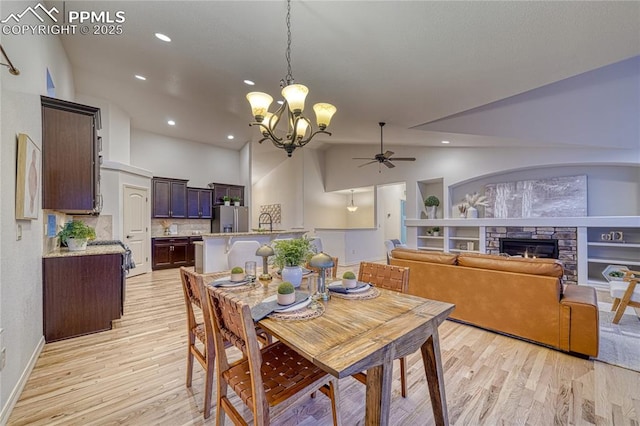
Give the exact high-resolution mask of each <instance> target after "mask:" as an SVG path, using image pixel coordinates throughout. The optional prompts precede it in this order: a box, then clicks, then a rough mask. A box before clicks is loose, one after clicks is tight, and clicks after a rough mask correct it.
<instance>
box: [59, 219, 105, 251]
mask: <svg viewBox="0 0 640 426" xmlns="http://www.w3.org/2000/svg"><path fill="white" fill-rule="evenodd" d="M58 237H60V242H62V243H63V244H66V246H67V247H69V250H70V251H81V250H86V249H87V241H89V240H95V239H96V231H95V229H93V228H92V227H91V226H89V225H87V224H85V223H84V222H81V221H79V220H72V221H70V222H67V223H65V224H64V226H63V227H62V230H61V231H60V232H58Z"/></svg>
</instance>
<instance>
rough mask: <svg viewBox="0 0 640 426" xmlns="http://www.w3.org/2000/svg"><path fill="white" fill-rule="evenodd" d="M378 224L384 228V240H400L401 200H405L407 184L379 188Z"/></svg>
mask: <svg viewBox="0 0 640 426" xmlns="http://www.w3.org/2000/svg"><path fill="white" fill-rule="evenodd" d="M377 193H378V212H379V213H378V217H379V219H378V223H379V224H380V225H381V227H382V231H383V235H382V239H383V241H384V240H393V239H397V240H399V239H400V227H401V226H402V222H401V217H400V214H401V211H400V203H401V200H404V199H405V184H404V183H401V184H395V185H382V186H379V187H378V191H377Z"/></svg>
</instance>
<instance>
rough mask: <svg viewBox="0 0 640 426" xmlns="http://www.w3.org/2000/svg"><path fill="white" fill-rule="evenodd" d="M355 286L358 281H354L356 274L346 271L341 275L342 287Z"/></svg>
mask: <svg viewBox="0 0 640 426" xmlns="http://www.w3.org/2000/svg"><path fill="white" fill-rule="evenodd" d="M357 284H358V280H356V274H354V273H353V272H351V271H347V272H345V273H344V274H342V287H344V288H354V287H355V286H356V285H357Z"/></svg>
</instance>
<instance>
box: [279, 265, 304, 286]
mask: <svg viewBox="0 0 640 426" xmlns="http://www.w3.org/2000/svg"><path fill="white" fill-rule="evenodd" d="M282 281H289V282H290V283H291V284H293V286H294V287H295V288H298V287H300V284H302V267H300V266H285V267H284V268H282Z"/></svg>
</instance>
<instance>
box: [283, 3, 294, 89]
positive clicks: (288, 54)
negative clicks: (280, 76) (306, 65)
mask: <svg viewBox="0 0 640 426" xmlns="http://www.w3.org/2000/svg"><path fill="white" fill-rule="evenodd" d="M286 22H287V51H286V53H285V57H286V58H287V76H286V77H285V78H284V79H285V83H286V84H285V86H288V85H290V84H293V74H292V73H291V0H287V20H286Z"/></svg>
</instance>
